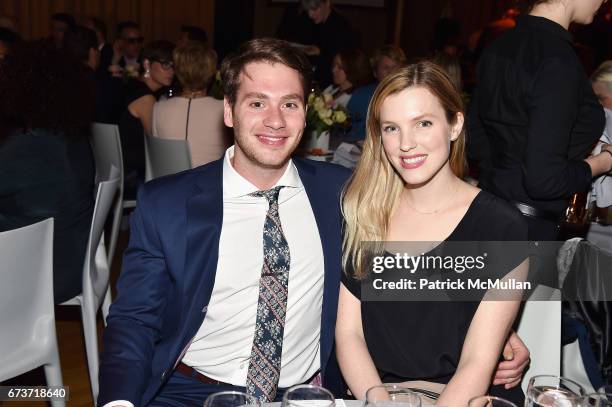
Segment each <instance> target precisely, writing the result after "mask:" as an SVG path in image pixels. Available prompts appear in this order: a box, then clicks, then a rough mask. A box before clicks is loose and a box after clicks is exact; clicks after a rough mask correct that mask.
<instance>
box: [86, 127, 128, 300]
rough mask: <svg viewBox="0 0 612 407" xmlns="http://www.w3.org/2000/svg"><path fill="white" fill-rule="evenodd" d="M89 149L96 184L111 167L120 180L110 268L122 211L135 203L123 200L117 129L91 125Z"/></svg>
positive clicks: (113, 222) (109, 243)
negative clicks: (90, 149) (116, 170)
mask: <svg viewBox="0 0 612 407" xmlns="http://www.w3.org/2000/svg"><path fill="white" fill-rule="evenodd" d="M91 148H92V150H93V154H94V158H95V162H96V184H97V183H98V182H100V180H102V179H108V172H109V171H110V168H111V166H115V167H116V168H117V169H118V170H119V178H120V179H121V181H120V183H119V189H118V192H117V197H116V200H115V203H114V205H113V215H112V216H113V221H112V229H111V234H110V236H109V241H108V247H107V257H108V266H109V267H111V266H112V264H113V258H114V256H115V247H116V246H117V237H118V236H119V229H120V227H121V217H122V215H123V209H125V208H134V207H136V201H135V200H127V201H124V200H123V153H122V151H121V139H120V138H119V127H118V126H117V125H114V124H106V123H93V124H92V126H91ZM109 295H110V291H109ZM109 299H110V298H109Z"/></svg>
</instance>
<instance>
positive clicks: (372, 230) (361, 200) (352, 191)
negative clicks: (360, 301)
mask: <svg viewBox="0 0 612 407" xmlns="http://www.w3.org/2000/svg"><path fill="white" fill-rule="evenodd" d="M414 86H418V87H422V88H425V89H427V90H429V91H430V92H431V93H432V94H433V95H434V96H436V97H437V98H438V100H439V101H440V104H441V105H442V107H443V108H444V110H445V113H446V120H447V121H448V122H449V123H451V124H454V123H455V121H456V120H457V113H463V101H462V99H461V96H460V94H459V91H458V90H457V88H456V87H455V86H454V85H453V83H452V82H451V80H450V79H449V77H448V75H447V74H446V73H445V72H444V71H443V70H442V69H441V68H440V67H439V66H438V65H436V64H434V63H432V62H426V61H424V62H419V63H416V64H412V65H409V66H407V67H405V68H401V69H399V70H398V71H396V72H394V73H393V74H391V75H389V76H388V77H387V78H385V79H384V80H383V81H382V82H381V83H380V85H378V88H376V91H375V92H374V95H373V96H372V100H371V101H370V105H369V107H368V118H367V125H366V133H367V135H366V139H365V143H364V146H363V154H362V156H361V160H360V161H359V164H358V165H357V168H356V170H355V172H354V173H353V175H352V177H351V179H350V181H349V183H348V185H347V187H346V189H345V191H344V194H343V200H342V213H343V215H344V219H345V222H346V224H345V228H344V239H343V242H342V248H343V256H342V263H343V266H344V269H345V270H348V268H349V266H352V268H353V270H354V275H355V277H357V278H363V277H365V276H366V274H367V273H366V271H365V270H364V264H365V262H364V259H363V255H365V253H364V252H363V251H362V243H363V242H376V243H375V244H376V251H377V252H380V251H381V250H382V243H383V241H384V240H385V239H386V236H387V229H388V224H389V219H390V218H391V214H392V213H393V210H394V209H395V206H396V205H397V202H398V201H399V198H400V193H401V192H402V189H403V188H404V182H403V180H402V178H401V177H400V176H399V174H398V173H397V172H396V171H395V170H394V168H393V167H392V166H391V164H390V162H389V160H388V159H387V157H386V155H385V151H384V149H383V146H382V141H381V129H380V127H381V124H380V109H381V106H382V104H383V102H384V101H385V99H386V98H387V97H388V96H390V95H393V94H396V93H399V92H401V91H403V90H405V89H408V88H410V87H414ZM449 161H450V167H451V170H452V171H453V173H454V174H455V175H456V176H457V177H459V178H463V174H464V172H465V130H464V128H462V129H461V132H460V134H459V137H458V138H457V139H456V140H455V141H453V142H452V143H451V149H450V158H449Z"/></svg>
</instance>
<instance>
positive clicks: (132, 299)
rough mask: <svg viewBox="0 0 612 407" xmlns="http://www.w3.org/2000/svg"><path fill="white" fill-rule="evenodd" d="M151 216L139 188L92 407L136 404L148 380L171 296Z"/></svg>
mask: <svg viewBox="0 0 612 407" xmlns="http://www.w3.org/2000/svg"><path fill="white" fill-rule="evenodd" d="M154 215H155V214H154V213H153V211H152V210H151V202H150V200H149V197H148V196H147V187H146V186H145V187H144V188H141V190H140V192H139V196H138V207H137V208H136V211H135V212H134V215H133V218H132V227H131V232H130V243H129V246H128V248H127V250H126V252H125V256H124V259H123V270H122V272H121V276H120V279H119V282H118V286H117V289H118V293H119V294H118V297H117V299H116V301H115V302H114V303H113V305H112V306H111V309H110V313H109V316H108V319H107V327H106V329H105V331H104V339H103V340H104V352H103V353H102V356H101V364H100V395H99V397H98V405H104V404H105V403H108V402H110V401H113V400H127V401H130V402H131V403H133V404H134V405H136V406H138V405H140V399H141V396H142V394H143V392H144V390H145V388H146V386H147V382H146V378H148V377H150V375H151V360H152V355H153V348H154V344H155V342H156V341H157V339H158V337H159V332H160V329H161V324H162V314H163V311H164V308H165V305H166V302H167V295H168V293H169V292H171V291H172V290H170V289H169V287H170V285H171V280H170V277H169V274H168V271H167V268H166V265H165V259H164V253H163V252H162V250H161V242H160V238H159V233H158V230H157V228H156V224H155V221H154V218H155V216H154Z"/></svg>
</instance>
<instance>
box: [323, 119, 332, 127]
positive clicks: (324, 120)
mask: <svg viewBox="0 0 612 407" xmlns="http://www.w3.org/2000/svg"><path fill="white" fill-rule="evenodd" d="M323 123H325V124H327V125H328V126H331V125H332V124H334V122H333V120H332V119H330V118H325V119H323Z"/></svg>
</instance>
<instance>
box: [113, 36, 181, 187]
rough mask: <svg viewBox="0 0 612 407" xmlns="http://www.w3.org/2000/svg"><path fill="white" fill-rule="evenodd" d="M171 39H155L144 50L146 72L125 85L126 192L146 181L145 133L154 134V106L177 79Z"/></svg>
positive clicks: (122, 132)
mask: <svg viewBox="0 0 612 407" xmlns="http://www.w3.org/2000/svg"><path fill="white" fill-rule="evenodd" d="M173 50H174V45H173V44H172V43H170V42H168V41H154V42H152V43H150V44H148V45H147V46H146V47H145V49H144V51H143V52H142V66H143V69H144V72H143V74H142V76H141V77H138V78H136V79H130V80H128V82H127V84H126V86H125V108H124V109H123V113H122V114H121V117H120V119H119V134H120V136H121V147H122V149H123V166H124V169H125V177H124V183H125V194H126V196H129V197H133V196H135V193H136V189H137V188H138V185H139V184H141V183H142V182H143V180H144V169H145V155H144V138H143V135H144V133H146V134H152V130H151V128H152V117H153V105H154V104H155V102H156V101H157V99H159V96H161V95H162V94H163V92H164V90H165V89H166V88H167V87H168V86H170V85H171V84H172V80H173V79H174V63H173V62H172V51H173Z"/></svg>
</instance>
